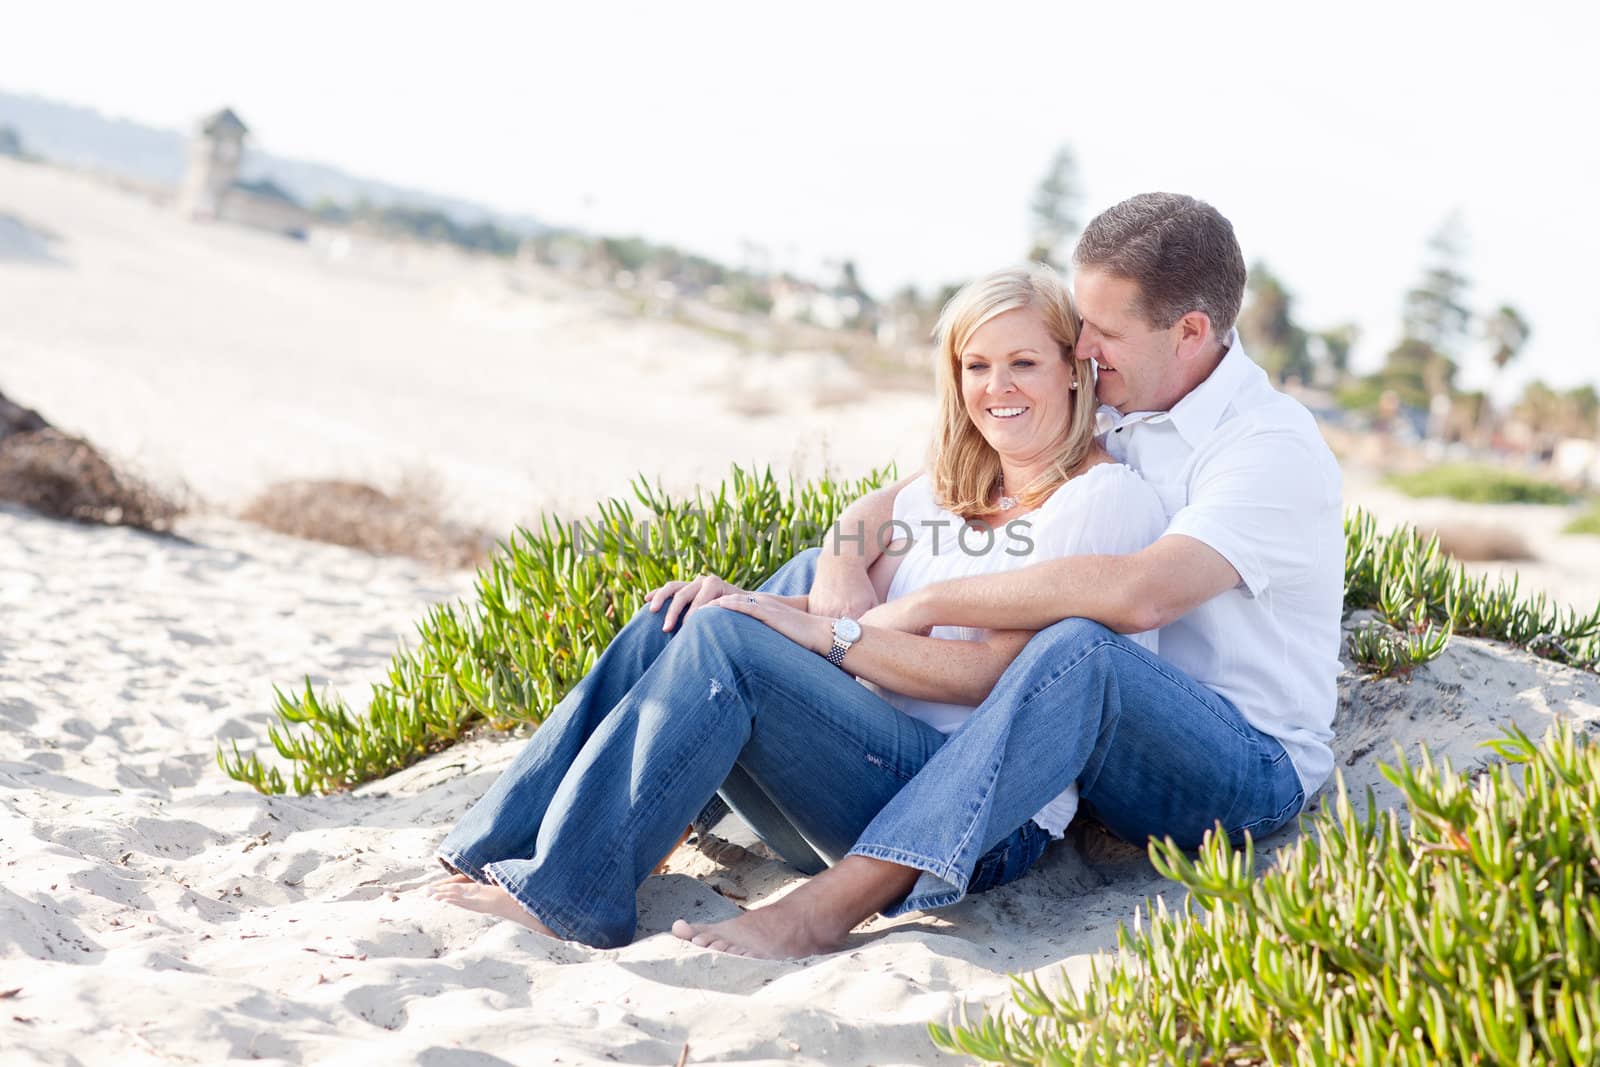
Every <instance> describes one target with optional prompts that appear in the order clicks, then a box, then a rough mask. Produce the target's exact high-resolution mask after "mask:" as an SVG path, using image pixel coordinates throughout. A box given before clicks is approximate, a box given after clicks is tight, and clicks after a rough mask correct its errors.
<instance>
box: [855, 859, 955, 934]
mask: <svg viewBox="0 0 1600 1067" xmlns="http://www.w3.org/2000/svg"><path fill="white" fill-rule="evenodd" d="M849 854H850V855H852V856H866V857H867V858H868V859H875V860H883V861H884V862H886V863H895V864H899V865H900V866H901V867H911V868H913V869H915V870H918V871H921V872H922V876H921V877H920V878H918V879H917V882H916V884H915V885H914V886H912V887H911V893H910V894H909V895H908V896H907V897H906V898H905V899H904V900H902V901H901V902H900V903H898V904H892V905H890V906H889V907H887V908H884V909H883V910H882V911H881V912H879V914H881V915H883V916H884V917H885V918H890V919H892V918H895V917H896V916H899V915H904V914H906V913H907V912H911V911H927V910H929V909H930V908H943V907H948V906H949V905H951V904H954V903H956V902H957V901H958V900H960V899H961V898H962V897H964V896H966V895H967V883H968V876H967V875H966V874H964V873H962V872H961V871H960V870H959V869H957V868H956V867H955V866H954V865H952V864H948V863H942V862H940V861H939V860H935V859H931V858H929V857H927V856H923V855H919V854H918V853H915V852H907V851H905V850H904V849H899V848H890V847H888V846H887V845H863V844H857V845H856V846H855V847H854V848H852V849H851V850H850V853H849Z"/></svg>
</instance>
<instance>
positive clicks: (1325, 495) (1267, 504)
mask: <svg viewBox="0 0 1600 1067" xmlns="http://www.w3.org/2000/svg"><path fill="white" fill-rule="evenodd" d="M1319 443H1320V442H1319ZM1325 458H1326V457H1323V456H1319V455H1317V454H1316V453H1315V452H1314V451H1313V449H1312V447H1311V445H1310V444H1309V443H1308V442H1307V441H1306V440H1305V439H1304V437H1303V436H1301V435H1300V434H1299V433H1296V432H1294V431H1292V430H1277V429H1275V430H1265V431H1260V432H1256V433H1252V434H1249V435H1247V436H1244V437H1241V438H1239V439H1238V440H1237V441H1231V442H1228V443H1227V444H1225V445H1223V446H1222V447H1220V448H1219V449H1218V450H1217V452H1216V453H1215V454H1214V455H1212V456H1207V457H1204V458H1203V459H1202V460H1201V462H1200V463H1199V464H1197V465H1196V467H1195V470H1194V474H1193V476H1192V477H1191V478H1190V481H1189V502H1188V503H1187V504H1185V505H1184V506H1183V507H1182V508H1181V509H1179V511H1178V512H1177V514H1175V515H1173V517H1172V521H1171V522H1170V523H1169V524H1168V525H1167V529H1166V533H1168V534H1182V535H1183V536H1185V537H1192V538H1194V539H1195V540H1196V541H1199V542H1201V543H1202V544H1205V545H1206V546H1208V547H1209V548H1211V549H1213V550H1214V551H1215V552H1217V553H1218V554H1219V555H1221V556H1222V558H1223V559H1226V560H1227V561H1228V562H1229V563H1230V564H1232V565H1233V569H1234V570H1236V571H1238V572H1239V577H1240V579H1241V580H1242V582H1243V585H1244V591H1245V592H1246V594H1247V595H1249V596H1252V597H1254V596H1260V595H1261V593H1263V592H1264V591H1265V590H1266V589H1267V588H1268V587H1269V586H1270V585H1272V583H1273V582H1274V581H1275V580H1277V581H1282V580H1283V579H1284V578H1285V577H1286V576H1287V575H1288V574H1289V573H1291V572H1292V571H1293V570H1294V569H1295V568H1296V567H1299V566H1301V565H1303V564H1304V561H1305V559H1306V530H1307V523H1308V522H1311V521H1312V517H1313V516H1316V515H1319V514H1323V513H1325V512H1326V511H1327V509H1329V508H1330V507H1331V508H1332V509H1334V511H1335V512H1337V510H1338V508H1339V507H1340V503H1339V480H1338V477H1337V475H1334V476H1332V477H1330V476H1329V475H1328V474H1327V471H1326V469H1325V466H1326V464H1325V463H1324V460H1325ZM1327 462H1329V463H1331V459H1327Z"/></svg>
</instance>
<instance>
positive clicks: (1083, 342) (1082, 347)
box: [1072, 326, 1100, 359]
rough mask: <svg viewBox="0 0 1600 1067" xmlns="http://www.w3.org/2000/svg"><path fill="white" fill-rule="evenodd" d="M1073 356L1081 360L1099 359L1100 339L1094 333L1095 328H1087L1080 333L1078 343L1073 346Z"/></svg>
mask: <svg viewBox="0 0 1600 1067" xmlns="http://www.w3.org/2000/svg"><path fill="white" fill-rule="evenodd" d="M1072 354H1073V355H1075V356H1077V357H1078V358H1079V359H1098V358H1099V356H1100V338H1099V336H1098V335H1096V334H1095V333H1094V332H1093V328H1092V327H1090V326H1085V327H1084V328H1083V329H1082V330H1080V331H1078V343H1077V344H1076V345H1075V346H1073V349H1072Z"/></svg>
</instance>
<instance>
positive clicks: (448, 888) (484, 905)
mask: <svg viewBox="0 0 1600 1067" xmlns="http://www.w3.org/2000/svg"><path fill="white" fill-rule="evenodd" d="M428 895H429V896H430V897H432V898H433V899H434V900H442V901H444V902H445V903H446V904H454V905H455V906H456V907H458V908H466V909H467V910H468V911H478V912H482V913H483V914H485V915H496V916H499V917H500V918H502V919H510V920H511V921H512V922H514V923H521V924H522V925H523V926H526V927H527V928H528V929H530V930H532V931H533V932H534V933H536V934H543V935H544V936H546V937H554V938H556V939H557V940H560V938H559V936H558V935H557V934H556V932H555V931H554V930H552V929H550V928H549V927H548V926H546V925H545V924H544V923H542V922H540V921H539V920H538V919H536V918H534V917H533V915H531V914H530V913H529V912H528V909H526V908H524V907H523V906H522V905H521V904H519V903H517V898H516V897H514V896H512V895H511V894H510V893H507V892H506V891H505V890H504V889H503V888H501V887H500V886H497V885H479V884H478V883H477V882H474V881H473V880H472V879H470V878H468V877H467V876H466V875H464V874H458V875H456V876H455V877H454V878H447V879H445V880H444V881H442V882H436V883H435V884H433V885H432V886H429V887H428Z"/></svg>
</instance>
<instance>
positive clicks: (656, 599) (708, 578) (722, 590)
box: [644, 574, 744, 633]
mask: <svg viewBox="0 0 1600 1067" xmlns="http://www.w3.org/2000/svg"><path fill="white" fill-rule="evenodd" d="M743 592H744V590H743V589H740V588H739V587H738V586H736V585H734V584H733V583H732V582H725V581H723V580H722V579H721V578H718V577H717V576H716V575H715V574H702V575H701V576H700V577H698V578H696V579H694V581H692V582H668V583H667V584H666V585H663V586H661V587H660V588H659V589H652V590H650V592H649V593H648V594H646V596H645V598H644V603H645V607H647V608H649V609H650V610H651V611H652V612H655V611H660V610H661V606H662V605H663V604H665V605H666V606H667V614H666V617H665V618H663V619H662V620H661V629H663V630H665V631H667V632H669V633H670V632H671V630H672V628H673V627H674V626H676V625H678V619H679V618H680V617H681V618H687V617H688V616H690V615H692V614H694V613H695V612H697V611H699V610H700V609H701V608H703V607H705V606H706V605H707V604H709V603H711V602H712V601H713V600H716V599H717V598H718V597H724V596H729V595H731V594H734V593H743Z"/></svg>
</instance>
